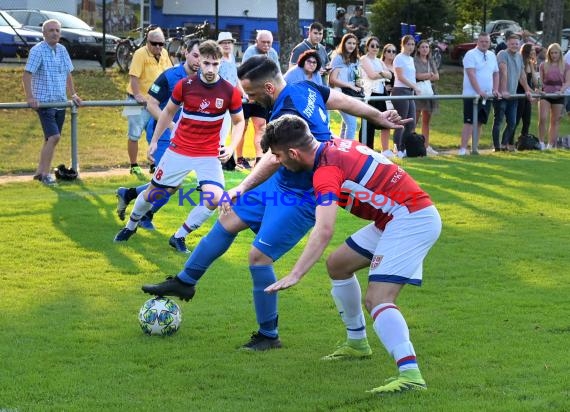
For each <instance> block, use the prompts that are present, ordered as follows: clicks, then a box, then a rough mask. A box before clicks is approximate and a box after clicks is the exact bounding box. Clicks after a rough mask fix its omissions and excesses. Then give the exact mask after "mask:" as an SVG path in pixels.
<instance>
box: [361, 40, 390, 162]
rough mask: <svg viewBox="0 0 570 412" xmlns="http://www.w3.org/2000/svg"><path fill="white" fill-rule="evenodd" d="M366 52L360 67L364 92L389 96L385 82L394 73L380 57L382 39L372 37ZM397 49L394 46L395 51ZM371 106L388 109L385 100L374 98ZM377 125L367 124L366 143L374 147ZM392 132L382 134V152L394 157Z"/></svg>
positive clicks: (373, 95) (372, 95)
mask: <svg viewBox="0 0 570 412" xmlns="http://www.w3.org/2000/svg"><path fill="white" fill-rule="evenodd" d="M365 47H366V54H365V55H364V56H362V57H361V58H360V67H361V68H362V81H363V86H364V93H365V94H366V95H367V96H371V97H377V96H387V95H388V94H387V93H386V87H385V83H386V82H387V81H390V80H392V78H393V74H392V72H391V71H390V70H388V68H387V67H386V66H385V65H384V63H383V62H382V60H380V59H379V58H378V52H379V51H380V40H379V39H378V37H374V36H373V37H370V38H369V39H368V41H367V42H366V46H365ZM395 50H396V49H395V48H394V51H395ZM368 104H370V106H372V107H375V108H376V109H378V110H380V111H381V112H383V111H385V110H386V101H385V100H372V101H369V102H368ZM382 130H384V129H382ZM375 132H376V127H374V125H372V124H371V123H367V124H366V145H367V146H368V147H369V148H371V149H374V134H375ZM389 137H390V132H389V131H388V133H383V134H382V150H383V152H382V154H383V155H384V156H386V157H393V156H394V153H393V152H392V151H391V150H390V149H389V145H390V142H389ZM359 138H360V141H361V142H362V129H360V132H359Z"/></svg>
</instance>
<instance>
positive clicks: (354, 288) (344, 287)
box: [331, 275, 366, 339]
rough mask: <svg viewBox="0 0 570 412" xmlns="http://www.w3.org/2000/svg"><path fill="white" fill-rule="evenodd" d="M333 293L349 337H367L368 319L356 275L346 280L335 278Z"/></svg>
mask: <svg viewBox="0 0 570 412" xmlns="http://www.w3.org/2000/svg"><path fill="white" fill-rule="evenodd" d="M331 295H332V297H333V299H334V302H335V304H336V308H337V309H338V313H339V314H340V317H341V318H342V321H343V322H344V325H345V326H346V333H347V337H348V339H363V338H365V337H366V320H365V319H364V312H363V311H362V292H361V290H360V284H359V283H358V279H357V277H356V275H352V277H351V278H349V279H345V280H333V281H332V289H331Z"/></svg>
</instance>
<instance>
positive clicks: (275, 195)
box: [233, 175, 315, 261]
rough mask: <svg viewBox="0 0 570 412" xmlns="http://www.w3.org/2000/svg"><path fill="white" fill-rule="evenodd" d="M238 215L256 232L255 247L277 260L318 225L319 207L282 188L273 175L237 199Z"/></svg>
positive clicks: (236, 211) (235, 210)
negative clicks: (317, 210) (316, 223)
mask: <svg viewBox="0 0 570 412" xmlns="http://www.w3.org/2000/svg"><path fill="white" fill-rule="evenodd" d="M233 210H234V212H235V213H236V214H237V215H238V216H239V218H240V219H241V220H242V221H243V222H245V223H246V224H247V225H248V226H249V227H250V229H251V230H252V231H253V232H254V233H256V236H255V239H254V240H253V246H255V247H256V248H257V249H259V250H260V251H261V252H262V253H264V254H265V255H267V256H269V257H270V258H271V259H273V261H276V260H278V259H279V258H280V257H281V256H283V255H284V254H285V253H287V252H288V251H289V250H291V249H292V248H293V247H294V246H295V245H296V244H297V243H299V241H300V240H301V239H302V238H303V236H305V234H306V233H307V232H308V231H309V229H310V228H312V227H313V226H314V224H315V204H314V202H310V201H308V198H307V196H304V197H302V196H299V195H297V194H295V193H293V192H292V191H286V190H284V189H283V188H281V187H280V186H279V185H278V184H277V182H276V177H275V175H273V176H272V177H271V178H269V179H268V180H267V181H265V182H264V183H262V184H261V185H259V186H258V187H256V188H255V189H253V190H251V191H249V192H246V193H244V194H242V195H241V196H240V197H239V198H238V199H236V204H235V205H234V206H233Z"/></svg>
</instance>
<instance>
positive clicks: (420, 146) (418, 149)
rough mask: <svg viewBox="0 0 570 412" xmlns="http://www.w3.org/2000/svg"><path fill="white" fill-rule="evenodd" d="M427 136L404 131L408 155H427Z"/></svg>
mask: <svg viewBox="0 0 570 412" xmlns="http://www.w3.org/2000/svg"><path fill="white" fill-rule="evenodd" d="M425 143H426V138H425V137H424V135H423V134H418V133H416V132H412V133H409V134H408V133H404V148H405V149H406V155H407V156H408V157H423V156H426V146H425Z"/></svg>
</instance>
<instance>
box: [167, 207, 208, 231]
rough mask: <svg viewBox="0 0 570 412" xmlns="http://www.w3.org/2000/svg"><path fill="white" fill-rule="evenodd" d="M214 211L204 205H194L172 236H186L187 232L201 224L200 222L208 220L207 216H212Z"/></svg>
mask: <svg viewBox="0 0 570 412" xmlns="http://www.w3.org/2000/svg"><path fill="white" fill-rule="evenodd" d="M214 212H215V210H210V209H208V208H207V207H206V206H202V205H199V206H196V207H194V208H193V209H192V210H191V211H190V213H188V217H187V218H186V221H185V222H184V224H183V225H182V226H180V228H179V229H178V230H177V231H176V233H175V234H174V237H186V235H187V234H188V233H190V232H192V231H193V230H196V229H198V228H199V227H200V226H202V224H203V223H204V222H205V221H206V220H208V218H209V217H210V216H212V215H213V214H214Z"/></svg>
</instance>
